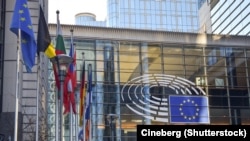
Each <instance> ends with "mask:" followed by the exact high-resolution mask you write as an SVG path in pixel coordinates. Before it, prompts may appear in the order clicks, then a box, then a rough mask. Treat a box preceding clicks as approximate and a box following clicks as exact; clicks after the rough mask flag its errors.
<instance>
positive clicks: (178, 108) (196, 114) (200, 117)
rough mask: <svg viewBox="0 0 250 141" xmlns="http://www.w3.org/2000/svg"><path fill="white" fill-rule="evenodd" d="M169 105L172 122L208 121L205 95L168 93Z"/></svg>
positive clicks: (204, 122) (205, 122)
mask: <svg viewBox="0 0 250 141" xmlns="http://www.w3.org/2000/svg"><path fill="white" fill-rule="evenodd" d="M169 105H170V122H172V123H203V124H207V123H209V112H208V98H207V97H206V96H192V95H190V96H186V95H185V96H184V95H170V96H169Z"/></svg>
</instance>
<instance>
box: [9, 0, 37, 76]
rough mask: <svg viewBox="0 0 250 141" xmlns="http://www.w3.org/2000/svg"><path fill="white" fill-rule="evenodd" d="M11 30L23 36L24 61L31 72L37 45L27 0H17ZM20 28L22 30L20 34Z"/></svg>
mask: <svg viewBox="0 0 250 141" xmlns="http://www.w3.org/2000/svg"><path fill="white" fill-rule="evenodd" d="M10 30H11V31H12V32H13V33H15V34H16V35H17V36H21V41H20V42H21V48H22V57H23V62H24V64H25V66H26V69H27V72H31V69H32V67H33V66H34V65H35V57H36V52H37V45H36V41H35V36H34V32H33V27H32V22H31V18H30V13H29V8H28V4H27V0H16V4H15V9H14V13H13V17H12V23H11V26H10ZM19 30H20V31H21V34H20V35H19V33H18V31H19Z"/></svg>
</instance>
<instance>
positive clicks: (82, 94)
mask: <svg viewBox="0 0 250 141" xmlns="http://www.w3.org/2000/svg"><path fill="white" fill-rule="evenodd" d="M85 86H86V85H85V61H84V60H83V64H82V73H81V88H80V105H79V126H83V117H84V103H85V96H86V88H85Z"/></svg>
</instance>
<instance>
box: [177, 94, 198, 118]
mask: <svg viewBox="0 0 250 141" xmlns="http://www.w3.org/2000/svg"><path fill="white" fill-rule="evenodd" d="M187 103H191V104H192V105H193V106H195V113H194V115H186V114H185V113H184V111H183V106H185V104H187ZM179 111H180V114H181V116H183V118H184V119H186V120H194V119H195V118H196V117H198V116H199V111H200V109H199V105H198V104H197V103H195V101H194V100H190V99H187V100H183V101H182V103H180V107H179Z"/></svg>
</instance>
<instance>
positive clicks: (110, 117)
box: [107, 114, 118, 141]
mask: <svg viewBox="0 0 250 141" xmlns="http://www.w3.org/2000/svg"><path fill="white" fill-rule="evenodd" d="M117 118H118V116H117V115H116V114H108V115H107V120H108V122H109V127H110V133H111V141H115V136H114V135H115V133H114V125H115V123H116V119H117Z"/></svg>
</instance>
